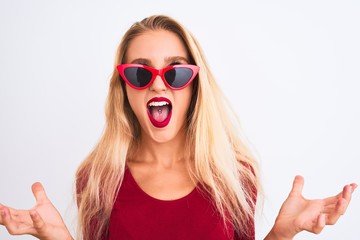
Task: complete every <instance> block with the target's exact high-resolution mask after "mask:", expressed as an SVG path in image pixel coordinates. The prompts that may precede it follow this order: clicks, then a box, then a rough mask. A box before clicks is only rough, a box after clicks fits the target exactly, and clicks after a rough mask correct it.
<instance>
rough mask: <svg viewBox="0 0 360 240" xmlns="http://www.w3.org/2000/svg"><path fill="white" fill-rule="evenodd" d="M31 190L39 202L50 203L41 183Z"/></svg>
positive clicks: (35, 184) (33, 186)
mask: <svg viewBox="0 0 360 240" xmlns="http://www.w3.org/2000/svg"><path fill="white" fill-rule="evenodd" d="M31 190H32V192H33V194H34V196H35V199H36V201H37V202H47V201H49V199H48V197H47V195H46V192H45V189H44V187H43V186H42V184H41V183H39V182H36V183H34V184H33V185H32V186H31Z"/></svg>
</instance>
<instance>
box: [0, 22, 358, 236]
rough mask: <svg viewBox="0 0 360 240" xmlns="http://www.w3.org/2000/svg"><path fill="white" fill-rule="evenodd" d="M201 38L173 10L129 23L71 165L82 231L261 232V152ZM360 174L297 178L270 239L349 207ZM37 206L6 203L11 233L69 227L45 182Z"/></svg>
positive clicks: (61, 232) (52, 232) (315, 225)
mask: <svg viewBox="0 0 360 240" xmlns="http://www.w3.org/2000/svg"><path fill="white" fill-rule="evenodd" d="M238 130H239V126H238V125H237V120H236V116H235V114H234V113H233V112H232V111H231V108H230V106H229V105H228V104H227V102H226V99H225V96H224V95H223V93H222V92H221V90H220V89H219V87H218V86H217V83H216V81H215V79H214V77H213V75H212V74H211V71H210V69H209V67H208V65H207V63H206V60H205V57H204V56H203V53H202V52H201V49H200V45H199V44H198V42H197V41H196V40H195V38H194V37H193V36H192V35H191V34H190V33H189V32H188V31H187V30H186V29H185V28H184V27H183V26H182V25H181V24H179V23H178V22H176V21H175V20H173V19H171V18H169V17H167V16H151V17H148V18H145V19H144V20H142V21H141V22H137V23H135V24H134V25H133V26H131V28H130V29H129V30H128V31H127V32H126V33H125V35H124V37H123V39H122V41H121V43H120V46H119V48H118V51H117V55H116V60H115V64H114V71H113V75H112V78H111V83H110V89H109V95H108V100H107V106H106V129H105V131H104V134H103V136H102V138H101V139H100V141H99V143H98V144H97V146H96V147H95V148H94V150H93V151H92V152H91V153H90V155H89V156H88V157H87V158H86V159H85V160H84V162H83V163H82V164H81V166H80V167H79V169H78V171H77V175H76V192H77V196H76V197H77V198H76V199H77V204H78V220H79V221H78V227H79V231H78V232H79V234H78V238H79V239H141V240H143V239H157V240H159V239H187V240H191V239H216V240H222V239H255V226H254V211H255V205H256V199H257V195H258V194H261V185H260V183H259V173H258V166H257V162H256V159H255V158H254V157H253V155H252V154H251V152H250V151H249V149H248V148H247V146H246V144H245V142H244V141H243V140H242V139H241V138H240V133H239V132H238ZM356 186H357V185H356V184H350V185H347V186H345V187H344V189H343V190H342V191H341V192H340V193H339V194H338V195H336V196H333V197H329V198H326V199H322V200H306V199H304V198H303V196H302V187H303V179H302V177H300V176H297V177H295V180H294V183H293V188H292V190H291V192H290V195H289V197H288V199H287V200H286V201H285V202H284V204H283V206H282V208H281V210H280V212H279V215H278V217H277V219H276V221H275V224H274V227H273V228H272V229H271V231H270V233H269V234H268V236H266V237H265V239H268V240H271V239H292V238H293V237H294V236H295V235H296V234H297V233H298V232H300V231H303V230H306V231H310V232H314V233H319V232H320V231H321V230H322V229H323V228H324V226H325V225H327V224H334V223H335V222H336V221H337V219H338V218H339V217H340V216H341V215H342V214H344V212H345V210H346V207H347V206H348V204H349V202H350V199H351V195H352V192H353V191H354V190H355V188H356ZM32 190H33V193H34V195H35V198H36V200H37V204H36V205H35V207H34V208H33V209H31V210H16V209H12V208H9V207H6V206H3V205H1V206H0V213H1V214H0V216H1V217H0V223H1V224H2V225H4V226H5V227H6V228H7V230H8V232H9V233H10V234H13V235H19V234H31V235H33V236H35V237H37V238H39V239H52V240H53V239H72V236H71V235H70V233H69V231H68V229H67V227H66V226H65V224H64V222H63V220H62V218H61V216H60V214H59V213H58V211H57V210H56V208H55V207H54V206H53V205H52V204H51V202H50V200H49V199H48V198H47V196H46V193H45V191H44V189H43V187H42V186H41V184H40V183H35V184H34V185H33V187H32Z"/></svg>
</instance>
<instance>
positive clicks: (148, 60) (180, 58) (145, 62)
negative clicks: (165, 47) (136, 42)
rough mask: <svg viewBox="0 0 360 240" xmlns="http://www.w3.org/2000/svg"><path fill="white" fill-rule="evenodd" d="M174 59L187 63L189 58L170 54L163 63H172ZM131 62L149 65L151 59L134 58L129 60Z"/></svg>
mask: <svg viewBox="0 0 360 240" xmlns="http://www.w3.org/2000/svg"><path fill="white" fill-rule="evenodd" d="M175 61H180V62H186V63H188V62H189V60H188V59H187V58H185V57H181V56H171V57H166V58H165V59H164V62H165V63H172V62H175ZM131 63H132V64H134V63H135V64H144V65H148V66H151V60H150V59H147V58H136V59H134V60H132V61H131Z"/></svg>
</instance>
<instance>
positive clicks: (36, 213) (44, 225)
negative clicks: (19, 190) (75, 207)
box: [0, 182, 73, 240]
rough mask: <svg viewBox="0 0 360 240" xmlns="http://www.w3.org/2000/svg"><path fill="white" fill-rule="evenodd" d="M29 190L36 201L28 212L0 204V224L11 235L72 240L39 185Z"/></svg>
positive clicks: (36, 184)
mask: <svg viewBox="0 0 360 240" xmlns="http://www.w3.org/2000/svg"><path fill="white" fill-rule="evenodd" d="M31 189H32V192H33V194H34V196H35V199H36V204H35V206H34V207H33V208H32V209H30V210H18V209H13V208H10V207H7V206H4V205H2V204H0V224H1V225H4V226H5V227H6V229H7V231H8V232H9V233H10V234H11V235H24V234H30V235H32V236H34V237H36V238H38V239H42V240H56V239H59V240H70V239H73V238H72V237H71V234H70V232H69V231H68V229H67V227H66V225H65V223H64V221H63V219H62V217H61V215H60V213H59V212H58V210H57V209H56V208H55V207H54V205H53V204H52V203H51V202H50V200H49V199H48V197H47V196H46V193H45V189H44V188H43V186H42V185H41V183H39V182H37V183H34V184H33V185H32V187H31Z"/></svg>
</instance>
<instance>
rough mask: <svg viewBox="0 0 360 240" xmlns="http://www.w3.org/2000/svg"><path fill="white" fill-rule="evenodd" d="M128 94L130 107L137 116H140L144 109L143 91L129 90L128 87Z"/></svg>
mask: <svg viewBox="0 0 360 240" xmlns="http://www.w3.org/2000/svg"><path fill="white" fill-rule="evenodd" d="M126 92H127V97H128V100H129V104H130V107H131V109H132V110H133V111H134V113H135V115H136V116H138V114H139V113H140V111H141V109H142V108H143V99H144V97H143V96H142V95H143V94H142V93H141V91H138V90H135V89H132V88H129V87H128V86H126Z"/></svg>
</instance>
